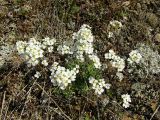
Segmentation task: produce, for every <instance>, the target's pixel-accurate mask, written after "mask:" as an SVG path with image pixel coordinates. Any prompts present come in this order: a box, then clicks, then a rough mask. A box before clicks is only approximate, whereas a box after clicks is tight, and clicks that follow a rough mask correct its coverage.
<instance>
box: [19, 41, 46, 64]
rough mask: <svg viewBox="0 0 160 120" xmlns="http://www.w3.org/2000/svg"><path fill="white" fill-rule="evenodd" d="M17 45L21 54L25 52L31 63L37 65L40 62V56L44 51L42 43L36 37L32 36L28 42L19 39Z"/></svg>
mask: <svg viewBox="0 0 160 120" xmlns="http://www.w3.org/2000/svg"><path fill="white" fill-rule="evenodd" d="M16 47H17V50H18V52H19V54H23V55H24V56H25V58H26V60H28V64H30V65H33V66H35V65H37V64H38V63H39V58H42V57H43V53H44V51H43V49H42V46H41V43H40V42H38V41H36V40H35V39H34V38H31V39H30V40H29V42H28V43H26V42H23V41H18V42H17V43H16Z"/></svg>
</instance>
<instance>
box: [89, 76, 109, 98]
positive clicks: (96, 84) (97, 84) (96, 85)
mask: <svg viewBox="0 0 160 120" xmlns="http://www.w3.org/2000/svg"><path fill="white" fill-rule="evenodd" d="M89 83H90V84H92V89H94V90H95V94H97V95H101V94H102V93H103V92H104V88H106V89H110V86H111V85H110V84H108V83H107V84H106V83H105V81H104V79H99V80H96V79H95V78H93V77H90V78H89Z"/></svg>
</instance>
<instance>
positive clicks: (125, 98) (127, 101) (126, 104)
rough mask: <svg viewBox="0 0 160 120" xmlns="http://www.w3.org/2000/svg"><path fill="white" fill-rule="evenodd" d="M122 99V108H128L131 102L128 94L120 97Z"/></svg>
mask: <svg viewBox="0 0 160 120" xmlns="http://www.w3.org/2000/svg"><path fill="white" fill-rule="evenodd" d="M121 97H122V99H123V107H125V108H128V107H129V105H130V102H131V97H130V95H128V94H123V95H121Z"/></svg>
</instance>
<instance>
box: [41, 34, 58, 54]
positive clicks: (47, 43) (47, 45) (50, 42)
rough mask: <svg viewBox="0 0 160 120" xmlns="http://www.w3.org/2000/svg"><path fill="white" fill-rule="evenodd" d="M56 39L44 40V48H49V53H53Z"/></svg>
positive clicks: (47, 38)
mask: <svg viewBox="0 0 160 120" xmlns="http://www.w3.org/2000/svg"><path fill="white" fill-rule="evenodd" d="M55 42H56V39H55V38H53V39H50V38H49V37H46V38H44V39H42V48H43V49H46V48H48V52H50V53H51V52H53V45H54V44H55Z"/></svg>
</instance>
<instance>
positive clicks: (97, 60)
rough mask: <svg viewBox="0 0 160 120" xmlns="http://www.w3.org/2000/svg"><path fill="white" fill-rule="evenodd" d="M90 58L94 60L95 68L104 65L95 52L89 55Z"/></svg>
mask: <svg viewBox="0 0 160 120" xmlns="http://www.w3.org/2000/svg"><path fill="white" fill-rule="evenodd" d="M89 58H90V59H91V60H92V61H93V63H94V66H95V68H98V69H100V68H101V66H102V65H101V63H100V59H99V58H98V56H97V55H95V54H92V55H89Z"/></svg>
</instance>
